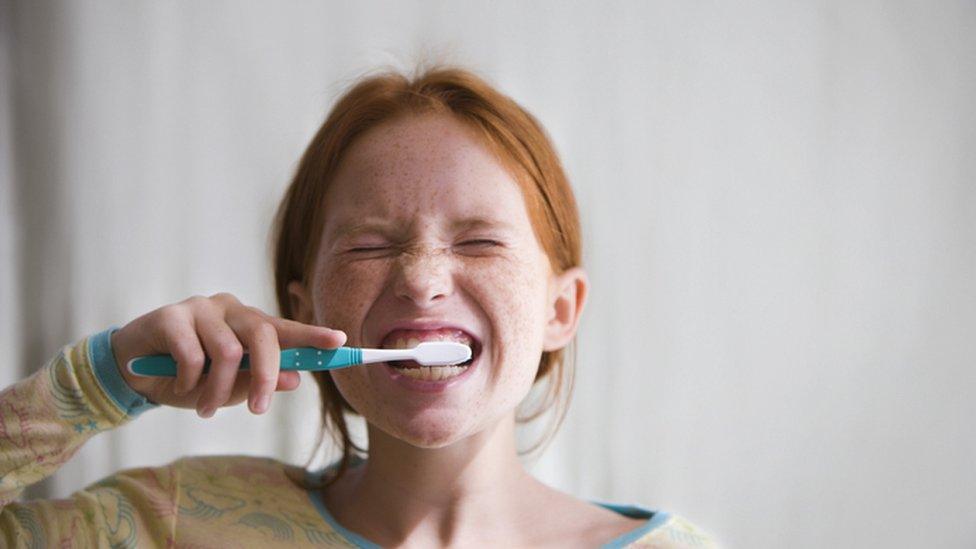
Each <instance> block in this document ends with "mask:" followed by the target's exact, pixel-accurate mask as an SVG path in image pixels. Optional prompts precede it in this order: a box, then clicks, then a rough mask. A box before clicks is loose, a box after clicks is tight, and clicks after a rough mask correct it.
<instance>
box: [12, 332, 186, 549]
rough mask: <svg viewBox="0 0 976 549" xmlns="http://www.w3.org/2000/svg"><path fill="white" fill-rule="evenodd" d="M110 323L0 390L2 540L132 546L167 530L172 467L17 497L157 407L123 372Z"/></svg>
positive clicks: (44, 544)
mask: <svg viewBox="0 0 976 549" xmlns="http://www.w3.org/2000/svg"><path fill="white" fill-rule="evenodd" d="M115 330H116V328H110V329H108V330H105V331H104V332H101V333H99V334H96V335H94V336H91V337H88V338H86V339H83V340H81V341H79V342H77V343H75V344H72V345H68V346H66V347H64V348H63V349H62V350H61V352H60V353H59V354H58V355H57V356H55V357H54V358H53V359H52V360H51V361H50V362H48V363H47V364H46V365H45V366H44V367H42V368H41V369H40V370H38V371H37V372H35V373H34V374H33V375H31V376H30V377H28V378H27V379H24V380H22V381H20V382H17V383H15V384H14V385H12V386H10V387H7V388H6V389H5V390H4V391H3V392H0V545H2V546H5V547H49V546H55V545H59V546H62V547H85V546H89V545H91V546H101V545H103V544H106V542H107V544H111V545H113V546H115V545H119V546H123V547H127V546H133V547H135V546H136V544H137V543H138V540H139V539H140V537H146V536H148V538H149V539H156V540H159V539H165V538H163V537H160V535H161V534H162V533H163V532H162V531H161V530H170V528H171V527H172V524H168V522H169V521H171V520H173V519H172V510H173V504H172V502H173V501H175V500H174V498H173V497H172V496H173V494H174V488H173V486H175V484H174V482H173V479H172V478H171V477H172V476H173V475H172V469H171V468H170V467H161V468H154V469H133V470H130V471H123V472H121V473H118V474H116V475H112V476H109V477H107V478H105V479H103V480H101V481H99V482H96V483H94V484H92V485H90V486H88V487H86V488H85V489H83V490H80V491H78V492H76V493H75V494H73V495H72V496H71V497H70V498H69V499H64V500H51V501H48V500H44V501H29V502H24V503H17V502H16V501H15V500H16V499H17V497H18V496H19V495H20V494H21V492H23V489H24V487H26V486H28V485H31V484H33V483H35V482H38V481H40V480H42V479H44V478H47V477H49V476H50V475H52V474H54V472H56V471H57V470H58V468H59V467H60V466H61V465H62V464H63V463H65V462H67V461H68V460H69V459H70V458H71V456H73V455H74V454H75V452H77V450H78V448H80V447H81V445H82V444H84V443H85V442H86V441H87V440H88V439H89V438H91V437H92V436H94V435H95V434H97V433H99V432H101V431H106V430H109V429H113V428H115V427H118V426H121V425H124V424H126V423H128V422H129V421H132V419H134V418H135V417H136V416H138V415H139V414H141V413H143V412H145V411H146V410H149V409H152V408H155V407H158V404H155V403H153V402H151V401H149V400H147V399H146V398H145V397H143V396H142V395H140V394H138V393H136V392H135V391H133V390H132V389H131V388H130V387H129V386H128V385H127V384H126V383H125V381H124V379H123V378H122V375H121V374H120V373H119V370H118V367H117V366H116V363H115V356H114V355H113V353H112V347H111V339H110V338H111V334H112V332H114V331H115Z"/></svg>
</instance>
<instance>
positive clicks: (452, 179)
mask: <svg viewBox="0 0 976 549" xmlns="http://www.w3.org/2000/svg"><path fill="white" fill-rule="evenodd" d="M325 207H326V230H327V231H328V227H330V226H333V227H334V226H336V225H337V224H340V223H343V222H346V221H348V218H350V217H352V218H355V217H356V216H360V215H365V214H368V215H369V216H371V217H383V218H385V219H389V220H391V221H396V220H408V219H412V218H416V217H417V216H424V215H451V216H454V217H457V216H462V217H463V216H476V217H481V218H484V217H488V218H491V217H493V216H494V217H503V218H505V220H506V221H507V222H509V223H511V222H513V221H518V220H517V219H513V216H514V217H516V218H525V219H524V220H525V221H526V223H527V222H528V218H527V213H526V210H525V204H524V200H523V197H522V191H521V188H520V187H519V185H518V183H517V182H516V180H515V178H514V177H513V176H512V175H511V174H510V173H509V171H508V170H507V169H506V168H505V166H504V165H502V163H501V162H499V160H498V159H497V158H496V157H495V155H494V154H493V153H492V151H491V150H490V149H489V148H488V147H487V146H486V145H485V143H484V141H483V140H482V139H481V138H480V137H479V136H478V135H476V134H475V133H474V132H473V130H471V129H470V128H468V127H467V126H465V125H463V124H462V123H461V122H460V121H458V120H456V119H454V118H453V117H452V116H450V115H424V116H409V117H405V118H401V119H398V120H395V121H392V122H386V123H384V124H381V125H379V126H377V127H375V128H372V129H371V130H369V131H368V132H366V133H365V134H363V135H362V136H360V137H358V138H357V139H356V140H355V141H354V142H353V144H352V145H351V146H350V147H349V149H347V151H346V153H345V155H344V157H343V159H342V162H341V163H340V165H339V168H338V170H337V172H336V175H335V177H334V178H333V180H332V182H331V184H330V185H329V189H328V190H327V191H326V196H325Z"/></svg>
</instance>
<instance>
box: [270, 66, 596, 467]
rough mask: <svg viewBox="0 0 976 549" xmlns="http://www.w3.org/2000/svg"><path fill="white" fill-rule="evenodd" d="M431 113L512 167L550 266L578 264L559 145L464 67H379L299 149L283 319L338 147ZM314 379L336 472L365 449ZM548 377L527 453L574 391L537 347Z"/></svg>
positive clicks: (288, 216)
mask: <svg viewBox="0 0 976 549" xmlns="http://www.w3.org/2000/svg"><path fill="white" fill-rule="evenodd" d="M431 113H447V114H451V115H453V116H455V117H456V118H457V120H459V121H460V122H462V123H463V124H465V125H466V126H468V127H469V128H471V129H473V130H475V132H476V133H477V134H478V135H480V136H481V137H482V138H483V139H484V142H485V144H486V145H487V146H488V148H489V149H490V150H491V151H492V152H493V153H494V154H495V156H496V157H497V158H498V159H499V161H500V162H501V163H502V164H503V165H504V166H505V167H506V168H508V170H509V172H510V173H511V174H512V175H513V177H514V178H515V179H516V180H517V181H518V183H519V185H520V186H521V188H522V194H523V196H524V197H525V200H526V205H527V209H528V212H529V218H530V220H531V222H532V227H533V229H534V231H535V234H536V237H537V238H538V239H539V242H540V243H541V245H542V248H543V250H545V252H546V254H547V255H548V257H549V261H550V264H551V266H552V269H553V271H554V272H555V273H561V272H563V271H565V270H566V269H569V268H572V267H576V266H579V265H580V263H581V255H582V251H581V242H580V226H579V214H578V212H577V208H576V200H575V198H574V197H573V192H572V189H571V188H570V185H569V181H568V180H567V178H566V174H565V172H564V170H563V168H562V164H561V163H560V161H559V157H558V155H557V154H556V151H555V148H554V147H553V145H552V143H551V141H550V140H549V138H548V136H547V135H546V131H545V129H544V128H543V127H542V125H541V124H539V122H538V121H537V120H536V119H535V117H533V116H532V115H531V114H530V113H529V112H528V111H526V110H525V109H524V108H522V107H521V106H520V105H519V104H518V103H516V102H515V101H514V100H512V99H511V98H509V97H508V96H506V95H504V94H502V93H500V92H499V91H497V90H496V89H495V88H493V87H492V86H491V85H489V84H488V83H487V82H485V81H484V80H482V79H481V78H479V77H478V76H476V75H474V74H473V73H471V72H469V71H467V70H464V69H459V68H450V67H435V68H432V69H428V70H425V71H423V72H421V73H420V74H418V75H415V76H414V77H413V78H412V79H411V78H407V77H406V76H403V75H401V74H399V73H395V72H385V73H381V74H377V75H374V76H369V77H366V78H363V79H362V80H360V81H359V82H358V83H356V84H355V85H354V86H352V88H350V89H349V90H348V91H346V92H345V93H344V94H343V95H342V96H341V97H340V98H339V100H338V101H337V102H336V104H335V106H334V107H333V108H332V110H331V112H330V113H329V115H328V116H327V117H326V120H325V122H324V123H323V124H322V127H321V128H319V130H318V132H317V133H316V134H315V137H313V138H312V141H311V143H309V145H308V148H306V149H305V152H304V154H303V155H302V158H301V161H300V162H299V164H298V168H297V170H296V172H295V175H294V178H293V179H292V181H291V184H290V185H289V187H288V190H287V191H286V193H285V196H284V198H283V200H282V202H281V204H280V205H279V207H278V211H277V214H276V216H275V220H274V226H273V230H272V238H273V244H274V252H273V253H274V276H275V291H276V296H277V300H278V307H279V309H280V314H281V316H282V317H284V318H290V319H293V318H294V317H295V311H294V310H292V304H291V299H290V296H289V293H288V284H289V283H290V282H291V281H293V280H298V281H301V282H302V283H303V284H304V285H305V286H306V287H308V285H309V282H310V277H311V274H312V270H313V267H314V263H315V258H316V254H317V251H318V246H319V240H320V238H321V234H322V227H323V223H324V217H323V212H324V210H325V208H324V207H323V206H324V204H323V196H324V195H325V191H326V189H327V187H328V185H329V183H330V182H331V181H332V178H333V177H334V174H335V172H336V169H337V168H338V166H339V162H340V161H341V159H342V158H343V155H344V153H345V152H346V151H347V150H348V149H349V147H350V145H351V144H352V143H353V142H354V141H355V140H356V138H357V137H358V136H360V135H362V134H363V133H364V132H366V131H367V130H369V129H371V128H374V127H376V126H378V125H380V124H383V123H384V122H389V121H391V120H394V119H396V118H399V117H402V116H407V115H423V114H431ZM313 377H314V378H315V381H316V383H317V384H318V386H319V389H320V391H321V398H322V419H323V430H322V431H321V432H320V433H319V440H318V442H317V443H316V449H317V448H318V447H319V446H321V443H322V436H323V433H324V431H325V430H326V429H329V430H330V431H331V433H332V435H333V437H334V438H335V439H336V441H337V442H338V443H339V445H340V446H341V448H342V459H341V461H340V463H339V473H338V475H337V476H336V477H335V478H338V476H340V475H341V474H342V473H343V472H344V471H345V470H346V468H347V467H348V465H349V463H350V461H351V459H352V456H353V453H354V452H356V451H358V452H364V451H365V450H364V449H362V448H359V447H358V446H356V444H355V443H354V442H353V441H352V439H351V437H350V435H349V429H348V426H347V424H346V420H345V416H344V412H354V410H352V409H351V407H350V406H349V404H348V403H347V402H346V401H345V399H344V398H343V397H342V395H341V394H340V393H339V391H338V389H337V388H336V385H335V383H334V382H333V380H332V376H331V374H330V373H328V372H316V373H314V374H313ZM547 378H548V379H549V381H550V383H549V386H548V390H547V392H546V395H545V397H544V398H543V399H542V401H541V402H540V405H539V406H538V408H537V409H536V410H535V411H533V412H532V413H530V414H529V415H527V416H525V417H521V418H519V421H520V422H526V421H530V420H532V419H535V418H537V417H538V416H540V415H542V414H543V413H544V412H545V411H547V410H548V409H549V408H551V407H552V406H553V404H558V405H557V413H556V415H555V421H554V422H553V427H552V429H551V430H550V432H549V434H548V435H547V436H546V437H545V438H544V439H543V440H541V441H540V443H539V444H536V445H535V446H534V447H533V449H535V448H538V447H539V446H541V445H542V443H543V442H545V441H547V440H548V439H550V438H551V436H552V435H553V434H554V433H555V430H556V429H557V428H558V426H559V423H560V422H561V420H562V417H563V415H564V414H565V410H566V406H567V404H568V400H569V395H570V393H571V392H572V378H573V376H572V364H571V363H568V361H566V360H565V357H564V352H563V350H562V349H560V350H557V351H547V352H543V353H542V356H541V357H540V360H539V369H538V372H537V374H536V383H539V382H540V381H543V380H545V379H547ZM561 397H563V398H561ZM313 456H314V453H313ZM310 461H311V460H310Z"/></svg>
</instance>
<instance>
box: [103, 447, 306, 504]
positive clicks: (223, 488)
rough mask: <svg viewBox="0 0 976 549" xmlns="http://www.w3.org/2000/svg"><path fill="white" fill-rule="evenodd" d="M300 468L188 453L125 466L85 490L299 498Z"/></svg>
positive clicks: (251, 458)
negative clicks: (146, 464)
mask: <svg viewBox="0 0 976 549" xmlns="http://www.w3.org/2000/svg"><path fill="white" fill-rule="evenodd" d="M303 473H304V469H302V468H301V467H298V466H294V465H289V464H286V463H283V462H281V461H278V460H276V459H273V458H268V457H254V456H244V455H217V456H189V457H183V458H180V459H177V460H175V461H172V462H170V463H167V464H165V465H160V466H154V467H138V468H132V469H125V470H122V471H119V472H117V473H115V474H114V475H111V476H108V477H106V478H104V479H102V480H100V481H98V482H96V483H94V484H92V485H90V486H89V487H88V488H87V489H88V490H93V489H94V490H98V489H102V490H104V489H112V490H116V489H120V490H124V491H126V492H130V493H142V494H144V495H156V496H163V495H166V496H170V497H169V498H167V499H169V500H170V504H171V505H172V504H173V503H175V500H176V499H177V496H180V497H181V498H194V497H206V495H207V494H224V495H227V496H232V495H235V494H236V495H237V496H245V495H247V494H254V493H273V494H274V495H275V496H276V497H278V498H286V499H297V500H302V499H303V498H305V497H306V495H305V494H306V492H305V491H304V488H303V485H302V484H301V481H302V478H303V477H302V474H303Z"/></svg>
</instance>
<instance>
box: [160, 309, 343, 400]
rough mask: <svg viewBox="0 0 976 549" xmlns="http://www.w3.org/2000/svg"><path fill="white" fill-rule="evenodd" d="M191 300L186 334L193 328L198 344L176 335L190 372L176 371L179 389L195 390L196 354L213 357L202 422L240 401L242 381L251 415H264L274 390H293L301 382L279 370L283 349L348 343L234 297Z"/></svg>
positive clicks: (336, 332) (206, 380) (197, 376)
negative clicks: (245, 358) (245, 362)
mask: <svg viewBox="0 0 976 549" xmlns="http://www.w3.org/2000/svg"><path fill="white" fill-rule="evenodd" d="M189 301H190V303H188V307H189V308H191V309H192V311H193V312H192V318H193V320H194V323H193V326H192V327H184V328H183V329H184V330H188V331H193V329H195V332H196V334H197V336H199V339H198V340H197V341H196V343H197V345H196V347H194V345H193V341H192V340H191V339H190V337H189V336H188V335H186V334H185V333H180V334H179V335H178V336H176V335H174V336H173V337H174V339H179V341H180V343H179V345H182V346H183V347H185V350H183V351H181V353H182V356H184V362H185V363H186V364H187V367H186V368H182V367H181V368H178V370H177V384H176V385H177V387H178V388H179V389H181V390H185V391H189V390H192V389H193V387H194V386H196V384H197V383H198V382H199V381H200V379H201V371H202V365H203V364H202V358H201V357H200V356H199V354H198V353H201V352H205V353H206V355H207V356H209V357H210V367H209V371H208V374H207V375H206V377H205V378H203V379H204V381H203V383H204V390H203V393H202V394H201V396H200V397H199V399H198V400H197V403H196V408H197V413H198V414H199V415H200V417H203V418H209V417H211V416H212V415H213V414H214V412H215V411H216V409H217V408H219V407H221V406H224V405H225V404H227V402H229V401H230V399H235V400H234V402H235V403H236V402H239V400H237V399H240V397H241V394H240V392H239V391H238V392H235V387H237V389H238V390H239V389H240V388H241V387H242V385H241V384H242V383H244V382H245V381H244V380H242V379H239V377H240V378H249V380H248V381H247V382H246V383H247V385H248V407H249V408H250V410H251V412H252V413H255V414H261V413H264V412H265V411H267V410H268V408H269V406H270V402H271V398H272V395H273V394H274V392H275V391H276V390H285V391H290V390H293V389H295V388H296V387H298V385H299V383H300V381H301V377H300V375H299V372H281V371H280V360H281V349H282V348H288V347H319V348H324V349H332V348H336V347H339V346H341V345H342V344H343V343H344V342H345V341H346V334H345V333H343V332H342V331H339V330H332V329H329V328H325V327H322V326H313V325H309V324H303V323H301V322H296V321H293V320H287V319H283V318H277V317H273V316H270V315H267V314H265V313H264V312H262V311H261V310H260V309H257V308H255V307H247V306H244V305H242V304H241V303H240V302H239V301H237V299H236V298H234V297H233V296H232V295H230V294H217V295H215V296H212V297H211V298H192V299H191V300H189ZM176 346H177V343H176V342H175V341H174V342H173V343H171V344H170V347H171V348H174V349H175V348H176ZM200 347H202V349H200ZM245 352H246V353H248V355H249V362H250V366H249V368H248V370H246V371H245V372H246V373H244V374H241V372H240V363H241V359H242V358H243V355H244V353H245ZM178 363H179V360H178ZM180 364H182V363H180ZM183 370H186V371H185V372H184V371H183ZM180 376H182V377H180Z"/></svg>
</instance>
